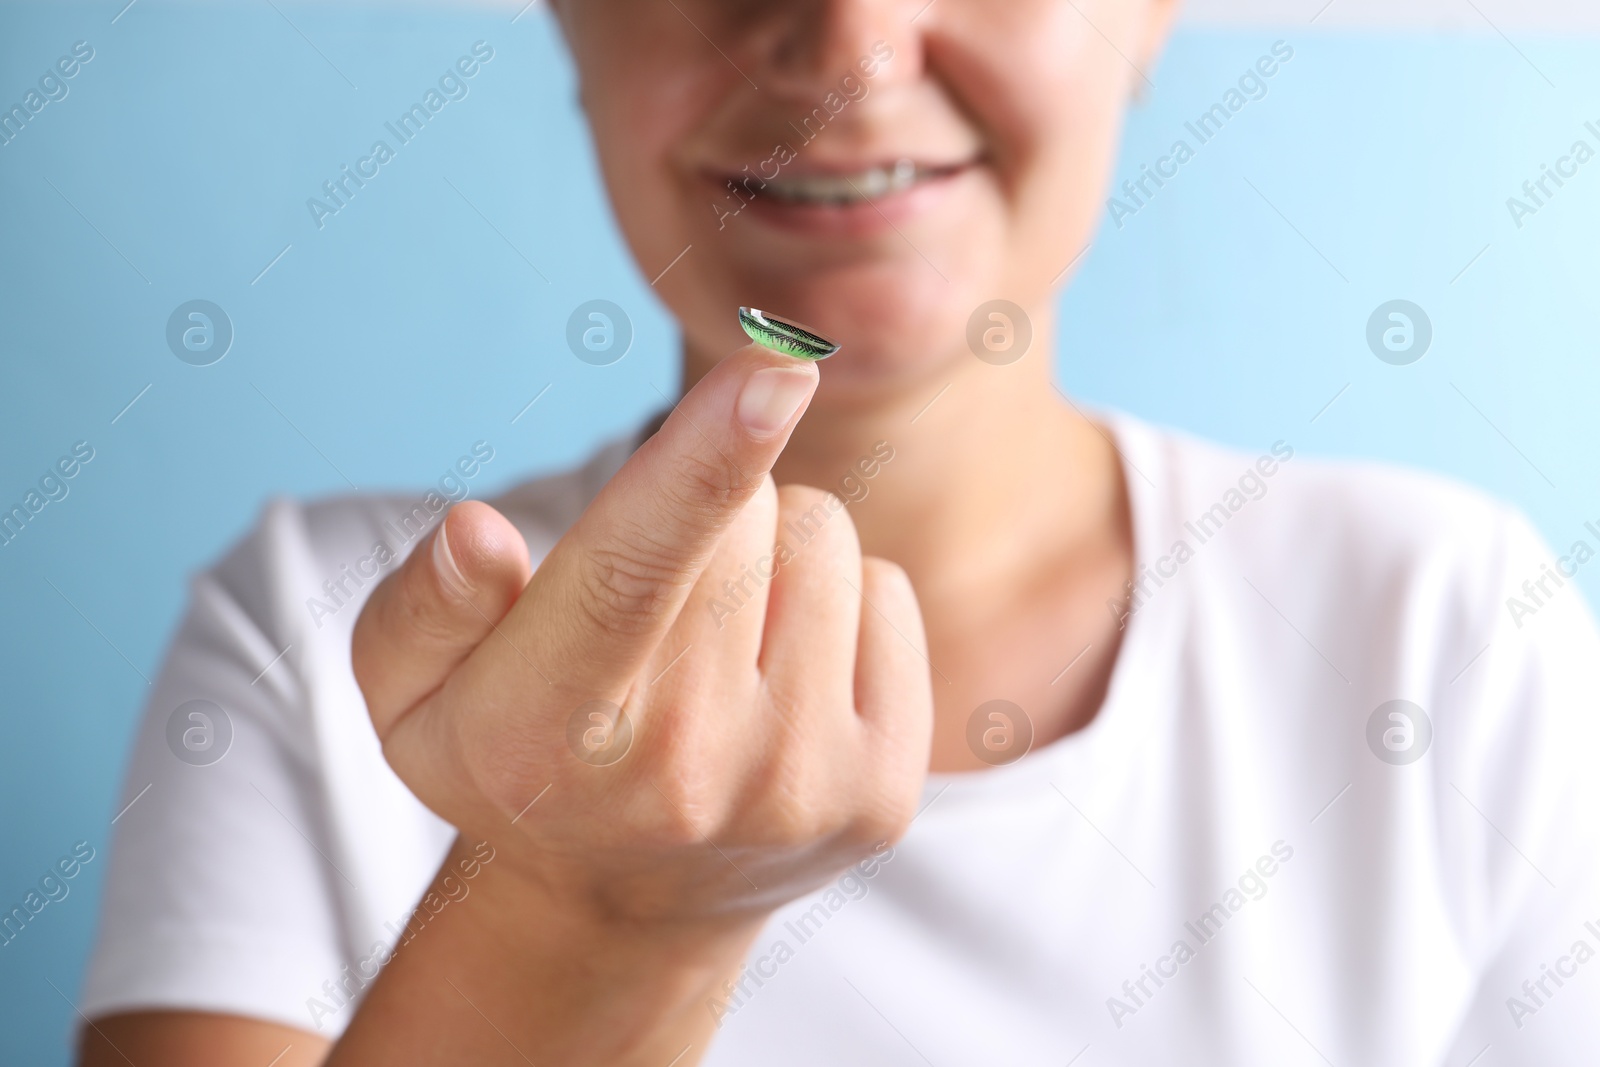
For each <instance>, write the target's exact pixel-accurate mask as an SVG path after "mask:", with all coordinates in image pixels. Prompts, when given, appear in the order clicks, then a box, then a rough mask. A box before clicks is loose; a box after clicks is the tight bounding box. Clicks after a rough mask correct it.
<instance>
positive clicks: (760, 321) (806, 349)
mask: <svg viewBox="0 0 1600 1067" xmlns="http://www.w3.org/2000/svg"><path fill="white" fill-rule="evenodd" d="M739 325H740V326H743V327H744V332H745V333H747V334H749V335H750V339H751V340H752V341H754V342H755V343H756V344H758V345H762V346H764V347H766V348H770V349H772V350H773V351H774V352H782V353H783V354H784V355H786V356H794V357H795V358H796V359H827V358H828V357H829V356H831V355H833V354H834V353H835V352H837V351H839V346H838V345H836V344H834V343H833V342H832V341H830V340H828V339H827V338H826V337H824V336H822V335H821V334H820V333H818V332H817V331H815V330H813V329H811V328H810V327H807V326H802V325H800V324H799V323H798V322H789V321H786V320H784V319H780V318H776V317H775V316H772V315H768V314H767V313H766V312H765V311H762V310H761V309H760V308H740V309H739Z"/></svg>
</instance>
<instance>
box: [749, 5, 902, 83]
mask: <svg viewBox="0 0 1600 1067" xmlns="http://www.w3.org/2000/svg"><path fill="white" fill-rule="evenodd" d="M924 3H926V0H912V2H911V3H907V2H906V0H800V2H789V3H778V4H774V5H773V6H772V14H771V17H770V21H768V22H767V23H766V25H764V26H763V27H762V29H761V32H760V33H758V34H757V35H756V37H757V39H756V40H752V41H750V42H749V43H750V44H751V45H752V46H753V47H752V49H751V51H752V52H753V53H754V56H755V63H756V67H757V69H758V70H759V73H758V74H756V75H755V76H754V77H755V81H756V82H757V84H758V85H759V86H760V87H761V89H762V90H763V91H765V92H771V93H773V94H775V95H777V96H780V97H791V98H794V99H797V100H801V101H814V100H816V99H818V98H821V97H822V96H824V95H826V94H827V93H829V92H834V91H836V90H837V89H838V87H839V80H840V79H841V78H843V77H844V76H845V75H853V76H854V77H855V78H857V79H858V80H859V79H862V78H867V77H870V78H871V79H872V82H873V85H874V87H883V86H885V85H886V84H889V83H892V82H899V81H905V80H908V79H910V78H912V77H914V76H915V68H916V66H917V65H918V64H919V63H920V62H921V60H920V51H919V49H918V46H917V41H918V33H919V31H918V28H917V25H916V23H915V22H913V21H912V19H913V17H914V16H915V15H917V13H918V10H917V9H918V8H919V7H920V6H922V5H923V4H924Z"/></svg>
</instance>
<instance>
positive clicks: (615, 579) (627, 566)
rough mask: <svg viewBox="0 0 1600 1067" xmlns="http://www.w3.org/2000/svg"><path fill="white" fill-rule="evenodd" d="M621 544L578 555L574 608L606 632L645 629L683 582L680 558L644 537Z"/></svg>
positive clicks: (633, 633) (668, 606)
mask: <svg viewBox="0 0 1600 1067" xmlns="http://www.w3.org/2000/svg"><path fill="white" fill-rule="evenodd" d="M624 543H626V544H627V545H628V547H627V548H626V549H623V548H620V547H615V546H602V547H597V548H595V549H593V550H591V551H590V552H588V553H586V554H585V555H584V564H583V569H584V579H583V583H582V584H583V588H584V594H585V595H583V596H582V597H580V598H579V607H580V608H581V609H582V610H583V611H584V612H585V613H586V614H587V616H588V619H589V621H590V622H592V623H594V624H595V625H596V626H598V627H599V628H601V629H603V630H606V631H608V632H613V633H618V634H622V635H625V636H637V635H640V634H644V633H647V632H649V631H650V630H651V629H652V628H653V627H654V626H656V625H657V622H658V620H660V619H661V618H663V617H664V616H665V614H666V613H667V612H668V611H669V610H670V609H671V605H672V603H673V601H674V599H675V596H676V593H677V590H678V589H679V587H680V586H681V585H682V584H683V581H684V579H683V577H682V565H681V561H679V560H675V559H673V558H672V555H671V554H670V552H668V551H667V550H666V549H665V548H664V547H662V546H660V545H657V544H656V543H655V541H654V539H653V538H650V537H649V536H642V537H641V536H631V537H628V538H626V539H625V542H624Z"/></svg>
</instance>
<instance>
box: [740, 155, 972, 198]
mask: <svg viewBox="0 0 1600 1067" xmlns="http://www.w3.org/2000/svg"><path fill="white" fill-rule="evenodd" d="M970 165H971V164H969V163H957V164H946V165H928V164H922V163H918V162H916V161H915V160H911V159H899V160H896V161H895V162H893V163H888V164H880V165H878V166H872V167H866V168H863V169H861V170H858V171H852V172H837V173H831V174H818V173H812V174H784V173H781V172H780V173H779V174H778V175H777V176H776V177H774V178H764V179H762V181H763V182H764V183H765V184H764V185H762V186H761V187H759V194H760V195H763V196H768V197H771V198H772V199H773V200H775V201H777V202H779V203H783V204H794V205H800V206H816V207H852V206H855V205H858V204H867V203H870V202H872V201H874V200H883V199H886V198H888V197H892V196H896V195H898V194H900V193H904V192H908V191H910V190H912V189H915V188H917V187H918V186H920V185H925V184H928V183H930V182H934V181H938V180H940V179H943V178H948V177H950V176H951V175H954V174H956V173H958V172H960V171H962V170H965V169H966V168H967V167H968V166H970ZM734 180H735V181H736V182H737V179H734ZM746 188H748V185H746ZM753 191H755V190H753Z"/></svg>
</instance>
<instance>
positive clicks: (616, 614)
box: [512, 345, 818, 691]
mask: <svg viewBox="0 0 1600 1067" xmlns="http://www.w3.org/2000/svg"><path fill="white" fill-rule="evenodd" d="M817 380H818V375H817V368H816V366H815V365H814V364H813V363H812V362H810V361H808V360H804V359H797V358H792V357H789V356H785V355H781V354H779V353H777V352H774V351H772V350H770V349H767V348H763V347H761V346H759V345H749V346H747V347H745V348H742V349H740V350H738V351H737V352H735V353H734V354H733V355H731V356H729V357H728V358H727V359H725V360H723V361H722V362H721V363H719V364H718V365H717V366H716V367H714V368H713V369H712V370H711V371H710V373H708V374H707V375H706V376H705V377H704V378H702V379H701V380H700V381H699V382H698V383H697V384H696V385H695V386H694V388H692V389H690V390H689V392H688V393H687V394H685V395H684V397H683V399H682V400H680V401H679V402H678V405H677V407H676V408H675V409H674V410H673V412H672V413H671V414H670V415H669V416H668V417H667V420H666V422H665V423H664V424H663V425H662V427H661V429H660V430H659V431H657V433H656V434H655V436H653V437H651V438H650V440H648V441H646V442H645V443H644V444H643V445H641V446H640V447H639V449H638V451H636V452H635V453H634V454H633V456H632V457H631V458H630V459H629V460H628V462H627V463H625V464H624V465H623V467H622V469H621V470H619V471H618V472H617V474H616V475H615V476H614V477H613V478H612V479H611V481H610V482H608V483H607V484H606V486H605V488H604V489H602V490H601V492H600V494H599V495H598V496H597V497H596V498H595V499H594V501H593V502H592V503H591V504H590V505H589V507H588V510H586V511H585V512H584V513H583V516H582V517H581V518H580V519H579V520H578V522H577V524H576V525H574V526H573V528H572V529H571V530H569V531H568V532H567V534H566V536H565V537H563V538H562V539H561V541H560V542H559V543H558V544H557V545H556V547H555V548H554V550H552V552H551V553H550V555H549V557H547V558H546V560H545V561H544V563H543V564H542V565H541V566H540V567H539V569H538V570H537V571H536V572H535V573H534V577H533V582H532V584H531V585H530V587H529V589H530V591H532V592H534V594H535V595H533V596H524V597H523V599H522V601H521V604H520V605H519V609H520V608H522V607H526V609H527V612H528V613H530V614H534V615H537V616H539V618H538V619H537V620H536V621H535V620H529V623H530V624H532V625H533V626H534V627H535V629H534V633H535V634H537V640H538V642H539V647H540V652H541V656H543V657H544V658H545V659H546V661H547V662H550V663H551V664H552V665H554V666H555V668H556V671H557V672H559V674H560V676H561V677H560V678H557V679H555V680H556V682H557V684H561V685H563V686H567V687H572V688H576V689H582V690H586V691H587V690H589V689H591V688H592V687H594V686H596V685H601V686H604V685H605V684H607V683H612V684H614V683H616V682H618V681H625V680H626V679H629V678H631V677H632V675H633V673H634V672H635V671H636V670H637V668H638V665H639V664H641V663H643V662H644V660H645V659H646V658H647V657H648V656H649V654H650V652H651V651H652V650H653V649H654V648H655V645H656V644H657V642H659V641H660V640H661V637H662V636H663V635H664V634H665V633H666V631H667V630H668V628H669V627H670V626H671V625H672V622H673V620H674V619H675V618H677V615H678V612H679V611H680V610H681V609H682V607H683V603H684V600H685V599H686V598H687V597H688V594H689V591H690V590H691V589H692V588H693V587H694V584H695V582H696V581H697V580H698V579H699V576H700V573H701V571H703V570H704V568H705V566H706V564H707V562H708V561H709V560H710V559H711V557H712V554H713V553H714V551H715V549H716V546H717V542H718V540H719V539H720V538H721V536H722V533H723V531H724V530H726V529H727V527H728V525H729V524H730V523H732V522H733V520H734V519H735V517H737V515H738V514H739V512H740V511H741V510H742V509H743V507H744V505H745V504H746V502H748V501H749V500H750V498H751V497H752V496H754V495H755V492H756V490H757V489H758V488H760V486H761V484H762V482H763V481H764V480H765V479H766V477H767V476H768V473H769V472H770V471H771V469H772V465H773V463H775V462H776V461H777V459H778V456H779V454H781V453H782V451H783V448H784V445H786V444H787V443H788V441H789V435H790V433H791V432H792V431H793V429H794V426H795V424H796V423H797V422H798V421H799V419H800V415H801V413H802V412H803V411H804V410H805V407H806V405H807V404H808V403H809V402H810V400H811V396H812V393H813V392H814V391H815V389H816V386H817ZM549 612H554V613H555V614H556V616H557V617H556V618H551V617H550V616H549V614H547V613H549ZM512 616H513V619H514V620H515V622H516V623H517V624H518V627H519V628H521V625H522V624H523V617H524V614H523V612H522V611H521V610H514V611H513V613H512Z"/></svg>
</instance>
